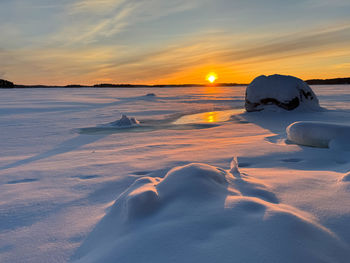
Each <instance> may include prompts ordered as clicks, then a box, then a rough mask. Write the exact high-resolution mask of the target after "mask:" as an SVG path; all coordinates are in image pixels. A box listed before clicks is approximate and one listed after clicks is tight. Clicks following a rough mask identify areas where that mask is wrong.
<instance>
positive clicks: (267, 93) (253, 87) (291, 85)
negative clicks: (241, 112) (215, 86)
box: [245, 75, 320, 112]
mask: <svg viewBox="0 0 350 263" xmlns="http://www.w3.org/2000/svg"><path fill="white" fill-rule="evenodd" d="M245 108H246V110H247V111H248V112H251V111H261V110H266V109H269V110H276V109H284V110H288V111H290V110H294V109H296V108H299V109H303V110H305V109H307V110H319V109H320V108H319V102H318V99H317V97H316V95H315V93H314V92H313V91H312V89H311V88H310V87H309V86H308V85H307V84H306V83H305V82H304V81H302V80H301V79H299V78H296V77H293V76H284V75H271V76H264V75H262V76H259V77H257V78H255V79H254V80H253V81H252V82H251V83H250V84H249V86H248V87H247V90H246V98H245Z"/></svg>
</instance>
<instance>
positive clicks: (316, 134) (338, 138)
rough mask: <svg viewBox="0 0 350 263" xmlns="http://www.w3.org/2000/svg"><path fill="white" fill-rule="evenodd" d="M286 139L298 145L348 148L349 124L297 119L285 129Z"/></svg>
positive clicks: (349, 148) (349, 147)
mask: <svg viewBox="0 0 350 263" xmlns="http://www.w3.org/2000/svg"><path fill="white" fill-rule="evenodd" d="M286 131H287V137H288V140H289V141H291V142H294V143H296V144H300V145H306V146H313V147H321V148H332V149H340V150H350V126H348V125H342V124H333V123H324V122H312V121H298V122H294V123H292V124H291V125H289V126H288V127H287V129H286Z"/></svg>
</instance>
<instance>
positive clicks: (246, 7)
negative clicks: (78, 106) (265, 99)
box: [0, 0, 350, 85]
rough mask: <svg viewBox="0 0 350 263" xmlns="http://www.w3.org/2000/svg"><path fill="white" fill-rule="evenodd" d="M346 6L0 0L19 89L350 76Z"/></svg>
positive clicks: (2, 57) (252, 0)
mask: <svg viewBox="0 0 350 263" xmlns="http://www.w3.org/2000/svg"><path fill="white" fill-rule="evenodd" d="M349 14H350V1H349V0H293V1H289V0H266V1H261V0H216V1H209V0H191V1H189V0H168V1H167V0H147V1H146V0H60V1H57V0H1V1H0V33H1V37H0V78H4V79H8V80H10V81H13V82H15V83H17V84H47V85H53V84H57V85H65V84H75V83H79V84H95V83H135V84H137V83H145V84H160V83H169V84H175V83H204V82H206V76H207V75H208V73H209V72H215V73H216V74H217V75H218V82H236V83H248V82H250V81H251V80H252V79H253V78H254V77H256V76H258V75H261V74H273V73H280V74H289V75H295V76H297V77H300V78H303V79H310V78H332V77H349V76H350V16H349Z"/></svg>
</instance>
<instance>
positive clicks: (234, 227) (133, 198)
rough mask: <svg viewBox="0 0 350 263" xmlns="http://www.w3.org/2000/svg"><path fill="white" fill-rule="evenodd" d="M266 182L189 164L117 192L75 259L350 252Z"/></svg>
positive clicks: (302, 258)
mask: <svg viewBox="0 0 350 263" xmlns="http://www.w3.org/2000/svg"><path fill="white" fill-rule="evenodd" d="M343 246H344V245H343V243H341V242H340V241H339V240H338V239H337V237H336V236H335V235H334V234H333V233H332V232H330V231H329V230H328V229H326V228H325V227H323V226H321V225H320V224H319V223H317V222H316V221H315V220H314V219H313V218H312V217H311V216H309V215H308V214H306V213H304V212H301V211H299V210H297V209H295V208H293V207H290V206H286V205H282V204H279V201H278V199H277V197H276V196H275V195H274V194H273V193H272V192H271V191H270V190H269V189H268V187H267V186H266V185H264V184H263V183H261V182H259V181H257V180H255V179H253V178H249V176H247V175H245V174H241V173H240V172H239V170H238V168H237V164H236V162H235V161H233V162H232V167H231V170H230V171H225V170H222V169H220V168H216V167H213V166H210V165H206V164H189V165H186V166H182V167H177V168H174V169H172V170H171V171H169V172H168V173H167V174H166V175H165V177H164V178H151V177H144V178H140V179H138V180H136V181H135V182H134V183H133V184H132V185H131V186H130V187H129V188H128V189H127V190H126V191H125V192H124V193H122V194H121V195H120V196H119V197H118V199H117V200H116V202H115V203H114V205H113V206H112V207H111V209H110V210H109V212H108V213H107V215H106V216H105V217H104V218H103V219H102V220H101V221H100V223H99V224H98V225H97V226H96V228H95V229H94V230H93V232H92V233H91V234H90V235H89V236H88V238H87V239H86V240H85V242H84V243H83V245H82V246H81V247H80V248H79V249H78V251H77V252H76V254H75V256H74V258H73V262H84V263H88V262H104V263H108V262H119V263H123V262H155V263H156V262H162V263H164V262H233V261H234V262H323V261H328V262H345V261H346V258H349V256H350V252H349V251H347V250H346V248H343Z"/></svg>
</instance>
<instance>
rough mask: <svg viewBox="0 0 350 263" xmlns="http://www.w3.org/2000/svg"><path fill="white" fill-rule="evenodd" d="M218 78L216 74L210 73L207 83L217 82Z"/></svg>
mask: <svg viewBox="0 0 350 263" xmlns="http://www.w3.org/2000/svg"><path fill="white" fill-rule="evenodd" d="M217 78H218V77H217V75H216V74H215V73H209V74H208V75H207V78H206V79H207V81H209V82H210V83H214V82H215V80H216V79H217Z"/></svg>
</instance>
